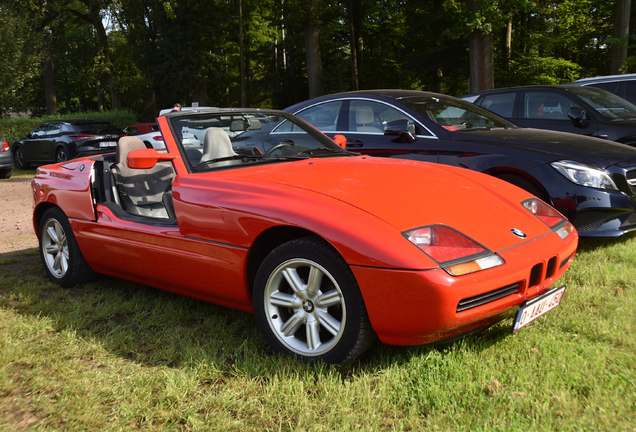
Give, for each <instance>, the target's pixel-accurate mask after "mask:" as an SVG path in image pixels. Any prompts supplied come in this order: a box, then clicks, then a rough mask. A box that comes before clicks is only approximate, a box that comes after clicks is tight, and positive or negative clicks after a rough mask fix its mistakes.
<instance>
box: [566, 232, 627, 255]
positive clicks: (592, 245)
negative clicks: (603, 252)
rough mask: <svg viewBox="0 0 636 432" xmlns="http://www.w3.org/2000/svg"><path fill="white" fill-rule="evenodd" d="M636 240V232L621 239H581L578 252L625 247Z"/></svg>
mask: <svg viewBox="0 0 636 432" xmlns="http://www.w3.org/2000/svg"><path fill="white" fill-rule="evenodd" d="M634 239H636V231H633V232H630V233H627V234H624V235H622V236H620V237H618V238H617V237H600V238H594V237H579V248H578V252H591V251H594V250H597V249H607V248H611V247H615V246H616V245H625V244H627V243H631V242H633V241H634Z"/></svg>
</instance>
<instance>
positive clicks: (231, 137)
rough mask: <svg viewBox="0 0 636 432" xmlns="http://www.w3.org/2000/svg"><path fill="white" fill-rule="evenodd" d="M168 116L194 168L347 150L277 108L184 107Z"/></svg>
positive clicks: (338, 152) (259, 161)
mask: <svg viewBox="0 0 636 432" xmlns="http://www.w3.org/2000/svg"><path fill="white" fill-rule="evenodd" d="M170 122H171V125H172V130H173V132H174V134H175V136H176V138H177V140H180V144H181V146H182V147H183V150H184V153H185V155H186V159H187V160H188V162H189V163H190V166H191V167H192V169H193V170H194V171H201V170H208V169H214V168H219V167H228V166H234V167H239V166H242V165H246V164H253V163H263V162H269V161H276V160H295V159H305V158H310V157H326V156H345V155H348V154H349V153H348V152H347V151H345V150H344V149H343V148H341V147H340V146H338V145H337V144H336V143H334V142H333V141H332V140H331V139H329V138H328V137H327V136H326V135H323V134H322V133H321V132H320V131H318V130H316V129H314V128H313V127H312V126H310V125H308V124H307V123H305V122H303V121H302V120H300V119H298V118H296V117H295V116H293V115H291V114H287V113H282V112H279V111H271V112H267V111H258V112H254V111H224V112H214V113H209V112H197V113H192V114H190V113H185V114H182V115H178V116H172V117H171V118H170Z"/></svg>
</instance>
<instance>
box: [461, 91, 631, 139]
mask: <svg viewBox="0 0 636 432" xmlns="http://www.w3.org/2000/svg"><path fill="white" fill-rule="evenodd" d="M462 99H464V100H467V101H469V102H473V103H474V104H476V105H479V106H480V107H482V108H486V109H488V110H490V111H492V112H494V113H496V114H499V115H500V116H501V117H504V118H506V119H508V120H510V121H513V122H515V123H516V124H518V125H520V126H524V127H532V128H537V129H550V130H555V131H561V132H570V133H575V134H581V135H589V136H594V137H599V138H604V139H608V140H612V141H616V142H620V143H623V144H628V145H631V146H636V105H633V104H632V103H631V102H628V101H626V100H625V99H623V98H621V97H619V96H616V95H615V94H613V93H610V92H608V91H605V90H603V89H599V88H595V87H584V86H576V85H558V86H525V87H510V88H503V89H498V90H489V91H485V92H481V93H479V94H473V95H468V96H462Z"/></svg>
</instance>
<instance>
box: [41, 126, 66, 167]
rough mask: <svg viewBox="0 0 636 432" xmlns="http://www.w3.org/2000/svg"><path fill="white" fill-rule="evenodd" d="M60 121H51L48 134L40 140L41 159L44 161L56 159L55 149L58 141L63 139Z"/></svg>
mask: <svg viewBox="0 0 636 432" xmlns="http://www.w3.org/2000/svg"><path fill="white" fill-rule="evenodd" d="M60 126H61V123H60V122H49V123H48V127H47V130H46V135H45V136H44V137H43V138H42V140H40V143H39V145H38V147H39V151H38V153H39V155H40V156H39V160H42V161H54V160H55V149H56V148H57V143H58V142H59V141H60V140H61V137H62V131H61V130H60Z"/></svg>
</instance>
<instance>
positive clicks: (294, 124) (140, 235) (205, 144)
mask: <svg viewBox="0 0 636 432" xmlns="http://www.w3.org/2000/svg"><path fill="white" fill-rule="evenodd" d="M158 124H159V126H160V128H161V133H162V135H163V137H164V140H165V143H166V150H167V152H166V153H158V152H157V151H156V150H154V149H149V148H146V146H145V145H144V143H143V142H141V140H139V139H138V138H136V137H123V138H121V139H120V140H119V143H118V146H117V149H116V153H112V154H104V155H97V156H93V157H86V158H82V159H75V160H72V161H68V162H63V163H59V164H54V165H46V166H42V167H40V168H39V169H38V172H37V175H36V177H35V178H34V179H33V182H32V186H33V197H34V200H35V210H34V213H33V223H34V226H35V229H36V232H37V235H38V238H39V243H40V251H41V256H42V262H43V264H44V268H45V269H46V272H47V274H48V276H49V277H50V279H51V280H52V281H53V282H55V283H57V284H60V285H62V286H74V285H77V284H80V283H83V282H86V281H89V280H90V279H91V278H93V277H94V276H95V274H96V273H101V274H106V275H111V276H116V277H120V278H124V279H128V280H131V281H135V282H138V283H142V284H145V285H150V286H153V287H157V288H160V289H164V290H168V291H172V292H175V293H179V294H183V295H187V296H191V297H195V298H197V299H201V300H204V301H208V302H212V303H216V304H219V305H224V306H229V307H232V308H236V309H240V310H243V311H246V312H253V313H254V314H255V315H256V320H257V322H258V325H259V327H260V329H261V331H262V333H263V336H264V337H265V339H266V340H267V342H268V343H269V344H270V345H271V346H272V348H273V349H274V350H276V351H279V352H283V353H287V354H291V355H295V356H297V357H299V358H302V359H306V360H321V361H324V362H327V363H345V362H348V361H350V360H352V359H354V358H355V357H356V356H358V355H360V354H361V353H362V352H364V350H366V349H367V348H368V347H369V345H370V344H371V343H372V342H373V341H374V340H375V339H376V337H378V338H379V339H380V340H381V341H382V342H384V343H387V344H391V345H420V344H427V343H432V342H437V341H443V340H448V339H451V338H455V337H458V336H461V335H463V334H466V333H469V332H472V331H475V330H478V329H480V328H483V327H485V326H488V325H490V324H492V323H494V322H497V321H499V320H502V319H504V318H506V317H511V316H512V317H514V316H515V314H516V318H515V320H514V328H513V330H514V331H516V330H518V329H519V328H521V327H523V326H524V325H526V324H528V323H529V322H531V321H532V320H534V319H536V318H537V317H539V316H541V315H543V314H545V313H546V312H548V311H549V310H551V309H552V308H554V307H556V306H557V305H558V304H559V301H560V300H561V298H562V295H563V292H564V289H565V287H564V286H560V287H558V286H557V287H555V288H551V286H552V285H553V284H554V283H555V282H556V280H557V279H558V278H559V277H560V276H561V275H562V274H563V273H564V272H565V271H566V269H567V268H568V267H569V265H570V263H571V262H572V258H573V256H574V253H575V251H576V248H577V243H578V235H577V233H576V230H575V229H574V228H573V227H572V225H571V224H570V223H569V222H568V221H567V220H566V219H564V218H563V217H562V216H561V214H560V213H558V212H557V211H555V210H554V209H553V208H552V207H550V206H549V205H547V204H546V203H544V202H543V201H541V200H539V199H537V198H536V197H534V196H533V195H531V194H529V193H528V192H526V191H524V190H522V189H520V188H517V187H515V186H512V185H510V184H509V183H506V182H504V181H502V180H498V179H496V178H493V177H491V176H488V175H484V174H480V173H477V172H474V171H469V170H466V169H462V168H454V167H449V166H444V165H435V164H428V163H424V162H416V161H410V160H402V159H400V160H397V159H396V160H390V159H385V158H373V157H368V156H364V155H358V154H354V153H350V152H347V151H346V150H344V149H343V148H342V147H340V146H339V145H338V144H336V143H335V142H334V141H332V140H331V139H329V138H328V137H327V136H325V135H323V134H322V133H321V132H319V131H318V130H316V129H314V128H313V127H311V126H309V125H308V124H307V123H305V122H304V121H302V120H300V119H298V118H296V117H295V116H293V115H291V114H288V113H284V112H280V111H270V110H258V109H214V110H192V111H186V112H180V113H172V114H167V115H165V116H161V117H159V118H158ZM184 135H187V136H191V135H195V136H197V137H199V140H197V141H196V142H200V143H202V145H200V146H199V145H191V144H188V143H192V142H193V140H187V141H184V140H183V139H182V137H183V136H184ZM337 138H342V137H337ZM336 141H340V140H338V139H337V140H336Z"/></svg>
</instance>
